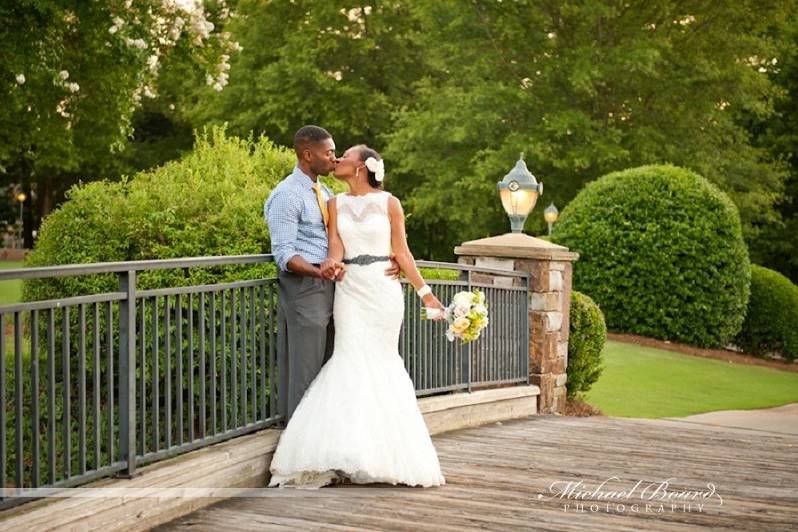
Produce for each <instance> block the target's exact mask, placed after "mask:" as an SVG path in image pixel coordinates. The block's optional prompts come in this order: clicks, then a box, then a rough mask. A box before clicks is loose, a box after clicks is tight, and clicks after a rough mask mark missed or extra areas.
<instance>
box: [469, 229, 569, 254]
mask: <svg viewBox="0 0 798 532" xmlns="http://www.w3.org/2000/svg"><path fill="white" fill-rule="evenodd" d="M454 253H455V255H469V256H483V257H511V258H515V259H548V260H562V261H575V260H577V259H579V253H576V252H574V251H569V250H568V248H567V247H565V246H560V245H559V244H553V243H551V242H548V241H546V240H541V239H540V238H535V237H534V236H529V235H525V234H524V233H506V234H503V235H499V236H492V237H489V238H481V239H479V240H470V241H468V242H463V243H462V244H460V245H459V246H457V247H456V248H454Z"/></svg>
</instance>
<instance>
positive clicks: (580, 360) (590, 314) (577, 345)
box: [566, 290, 607, 397]
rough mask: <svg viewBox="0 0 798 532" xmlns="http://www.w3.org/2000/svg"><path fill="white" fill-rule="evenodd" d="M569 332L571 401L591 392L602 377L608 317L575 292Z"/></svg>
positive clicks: (568, 383)
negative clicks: (602, 355)
mask: <svg viewBox="0 0 798 532" xmlns="http://www.w3.org/2000/svg"><path fill="white" fill-rule="evenodd" d="M569 320H570V321H569V328H568V368H567V373H568V382H567V385H566V388H567V389H568V397H576V396H577V395H579V394H581V393H584V392H587V391H588V390H590V387H591V386H592V385H593V383H594V382H596V381H597V380H598V378H599V376H601V372H602V370H603V369H604V368H603V367H602V358H601V351H602V350H603V349H604V342H605V341H606V339H607V327H606V325H605V324H604V315H603V314H602V312H601V309H600V308H599V307H598V305H596V303H595V302H594V301H593V300H592V299H591V298H590V297H589V296H586V295H585V294H581V293H579V292H577V291H575V290H574V291H571V311H570V313H569Z"/></svg>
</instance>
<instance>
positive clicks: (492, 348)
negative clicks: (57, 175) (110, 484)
mask: <svg viewBox="0 0 798 532" xmlns="http://www.w3.org/2000/svg"><path fill="white" fill-rule="evenodd" d="M272 262H273V258H272V256H271V255H243V256H230V257H198V258H186V259H169V260H153V261H131V262H115V263H99V264H76V265H64V266H52V267H43V268H25V269H17V270H5V271H0V281H5V280H11V279H41V280H46V279H55V278H59V277H73V276H84V275H95V274H107V275H109V274H110V275H115V276H116V278H117V281H116V283H117V286H118V289H117V290H114V291H108V292H104V293H99V294H87V295H80V296H77V297H66V298H60V299H49V300H44V301H32V302H25V303H18V304H12V305H5V306H0V481H2V482H4V485H5V486H6V487H14V488H15V489H16V490H18V491H17V492H16V494H17V496H15V497H12V498H8V499H6V500H0V508H4V507H8V506H12V505H15V504H18V503H20V502H24V501H25V500H26V499H24V498H21V497H19V495H23V496H24V492H25V490H30V489H31V488H38V487H69V486H76V485H80V484H84V483H86V482H89V481H91V480H94V479H97V478H101V477H106V476H111V475H116V476H121V477H130V476H132V475H133V474H135V471H136V467H137V466H140V465H142V464H146V463H150V462H153V461H156V460H160V459H163V458H166V457H169V456H173V455H176V454H179V453H183V452H186V451H190V450H193V449H197V448H200V447H203V446H206V445H210V444H213V443H217V442H220V441H223V440H226V439H229V438H232V437H235V436H239V435H242V434H246V433H249V432H253V431H256V430H260V429H262V428H265V427H268V426H270V425H272V424H274V423H275V422H276V421H278V420H279V419H281V415H280V413H279V411H278V409H277V401H276V389H275V384H276V382H277V381H276V378H277V375H278V372H279V368H278V367H277V366H276V364H277V362H276V352H275V349H276V334H277V304H278V302H277V286H276V283H277V279H276V277H274V276H270V277H268V278H257V279H245V280H237V281H234V282H223V283H217V284H201V285H193V286H174V287H166V288H156V289H147V290H140V289H139V288H138V280H139V278H140V277H141V276H142V275H146V274H147V273H148V272H152V271H154V270H164V269H183V270H184V271H187V269H188V268H208V267H214V266H225V267H228V266H235V265H256V264H263V263H272ZM418 265H419V266H420V267H429V268H442V269H450V270H457V271H459V272H460V274H459V279H458V280H448V281H446V280H428V284H429V285H430V286H431V287H432V289H433V291H434V293H435V294H436V295H437V297H438V298H439V299H440V300H441V301H442V302H443V303H444V304H447V303H448V302H450V301H451V299H452V297H453V296H454V294H455V293H456V292H458V291H461V290H472V289H474V288H479V289H481V290H483V291H484V292H485V295H486V298H487V303H488V307H489V313H490V325H489V326H488V328H487V329H485V331H484V332H483V334H482V337H481V338H480V339H479V340H477V341H475V342H473V343H470V344H466V345H463V344H461V343H460V342H449V341H448V340H447V339H446V338H445V330H446V327H445V325H444V324H440V323H436V322H431V321H424V320H421V317H420V308H421V306H420V304H419V301H418V299H417V297H416V295H415V292H414V291H413V290H412V287H410V286H409V285H408V284H407V283H405V297H406V299H405V303H406V304H405V322H404V324H403V330H402V333H401V335H400V353H401V355H402V357H403V358H404V361H405V367H406V368H407V371H408V373H409V375H410V376H411V378H412V380H413V382H414V384H415V388H416V394H417V395H418V396H422V395H430V394H433V393H441V392H447V391H454V390H471V389H472V388H473V387H475V386H489V385H501V384H512V383H521V382H527V379H528V374H529V370H528V344H529V342H528V332H527V331H528V322H527V289H528V284H529V276H528V274H524V273H518V272H510V271H504V270H489V269H485V268H476V267H472V266H465V265H459V264H448V263H432V262H423V261H419V263H418ZM473 272H479V273H481V274H495V275H499V276H502V277H506V278H512V279H514V280H515V282H514V283H513V286H507V287H504V286H501V287H499V286H494V285H482V284H479V283H475V282H473V281H472V273H473Z"/></svg>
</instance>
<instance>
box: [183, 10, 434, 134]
mask: <svg viewBox="0 0 798 532" xmlns="http://www.w3.org/2000/svg"><path fill="white" fill-rule="evenodd" d="M236 13H237V15H238V16H237V17H236V19H235V20H233V21H232V22H231V24H230V25H229V30H230V32H231V34H232V36H233V38H234V39H235V40H236V41H238V42H240V44H241V45H242V46H243V52H242V53H241V54H239V55H238V56H236V57H235V58H233V60H232V61H231V64H232V66H233V72H234V74H233V75H232V76H231V78H230V85H229V87H228V88H227V89H226V90H225V91H224V92H223V93H221V94H216V93H215V92H214V91H212V90H210V89H209V88H207V87H205V88H201V89H190V88H189V87H190V86H196V83H195V80H189V81H187V87H186V89H185V90H183V91H182V92H184V93H186V94H188V93H191V94H192V96H191V98H190V99H186V100H185V101H183V102H182V104H181V105H180V106H179V109H178V110H179V111H181V113H182V115H183V116H184V117H185V118H186V119H187V120H188V121H189V122H190V123H192V124H194V125H195V126H199V125H208V124H222V123H228V124H229V130H230V131H231V132H232V133H235V134H239V135H248V134H250V132H254V133H255V134H256V135H260V134H265V135H267V136H268V137H269V138H272V139H274V140H275V141H276V142H278V143H280V144H284V145H290V144H291V143H292V141H293V135H294V132H295V131H296V130H297V129H298V128H299V127H301V126H302V125H304V124H307V123H314V124H319V125H322V126H324V127H325V128H327V129H328V130H329V131H330V132H331V133H332V134H333V136H334V138H335V140H336V143H337V145H338V147H339V148H344V147H347V146H349V145H352V144H355V143H364V142H365V143H370V144H371V143H375V142H376V139H377V138H378V137H379V136H380V135H381V134H382V133H385V132H386V131H388V130H390V129H391V127H392V121H391V114H392V112H393V111H394V110H395V109H397V108H398V107H399V106H401V105H403V104H405V103H406V102H408V101H409V100H410V99H411V98H412V96H413V83H414V82H415V81H416V80H417V79H419V77H420V75H421V74H422V72H423V70H422V68H421V66H422V64H423V61H422V49H421V47H420V46H419V35H418V29H417V28H416V26H415V19H414V18H413V17H412V13H411V10H410V8H409V7H408V4H407V3H405V2H384V1H377V2H370V3H369V5H362V6H357V5H354V3H353V2H351V1H343V0H334V1H328V2H315V1H310V0H274V1H271V2H260V1H256V0H242V1H241V2H239V3H238V4H237V6H236ZM376 147H377V148H378V149H379V146H376Z"/></svg>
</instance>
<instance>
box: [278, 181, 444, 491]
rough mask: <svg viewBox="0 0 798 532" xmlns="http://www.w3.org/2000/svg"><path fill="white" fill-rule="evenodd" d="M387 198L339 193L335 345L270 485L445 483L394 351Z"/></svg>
mask: <svg viewBox="0 0 798 532" xmlns="http://www.w3.org/2000/svg"><path fill="white" fill-rule="evenodd" d="M389 197H390V193H388V192H375V193H370V194H366V195H363V196H350V195H349V194H339V195H338V196H337V199H336V208H337V213H338V217H337V224H338V232H339V234H340V235H341V239H342V240H343V244H344V249H345V255H344V258H345V259H355V260H354V261H353V262H352V263H350V264H348V265H347V270H346V275H345V276H344V279H343V281H341V282H338V283H337V284H336V289H335V303H334V306H333V313H334V314H333V316H334V320H335V346H334V351H333V355H332V357H331V358H330V360H328V361H327V363H326V364H325V365H324V366H323V367H322V368H321V371H320V372H319V374H318V375H317V376H316V378H315V380H314V381H313V382H312V383H311V384H310V386H309V387H308V389H307V391H306V392H305V395H304V396H303V398H302V401H301V402H300V403H299V405H298V406H297V408H296V410H295V411H294V414H293V416H292V417H291V420H290V421H289V423H288V426H287V427H286V428H285V430H284V431H283V434H282V435H281V437H280V441H279V444H278V445H277V449H276V451H275V453H274V457H273V458H272V462H271V466H270V470H271V474H272V478H271V481H270V482H269V486H277V485H280V486H296V487H303V488H316V487H321V486H324V485H326V484H330V483H333V482H335V481H338V480H341V479H342V478H349V479H350V480H351V481H352V482H353V483H356V484H366V483H371V482H383V483H390V484H393V485H396V484H405V485H409V486H439V485H442V484H445V479H444V477H443V474H442V473H441V469H440V464H439V462H438V456H437V453H436V451H435V448H434V446H433V444H432V440H431V438H430V436H429V432H428V431H427V426H426V425H425V423H424V418H423V417H422V415H421V412H420V410H419V408H418V405H417V403H416V395H415V391H414V388H413V383H412V381H411V380H410V377H409V375H408V374H407V372H406V371H405V367H404V363H403V361H402V358H401V356H400V355H399V351H398V346H399V333H400V328H401V326H402V318H403V316H404V297H403V293H402V288H401V285H400V283H399V281H397V280H394V279H391V278H390V277H388V276H386V275H385V269H386V268H388V267H389V265H390V263H389V262H388V260H387V258H385V259H383V260H377V261H376V262H371V263H370V264H368V262H369V260H375V259H374V258H371V259H369V258H365V259H364V256H365V257H368V256H372V257H386V256H387V255H390V249H391V226H390V220H389V218H388V210H387V206H388V198H389Z"/></svg>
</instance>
